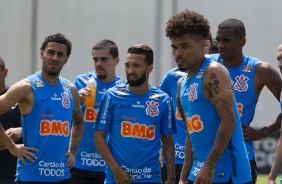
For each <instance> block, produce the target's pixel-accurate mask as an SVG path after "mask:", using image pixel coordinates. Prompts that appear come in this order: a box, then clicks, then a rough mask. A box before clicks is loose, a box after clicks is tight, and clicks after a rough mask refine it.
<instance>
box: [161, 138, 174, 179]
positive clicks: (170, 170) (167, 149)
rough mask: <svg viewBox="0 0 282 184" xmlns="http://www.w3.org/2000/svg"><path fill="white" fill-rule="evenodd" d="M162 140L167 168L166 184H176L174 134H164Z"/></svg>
mask: <svg viewBox="0 0 282 184" xmlns="http://www.w3.org/2000/svg"><path fill="white" fill-rule="evenodd" d="M161 140H162V146H163V154H164V158H165V161H166V167H167V180H166V182H165V184H169V183H175V150H174V141H173V137H172V134H163V135H162V138H161Z"/></svg>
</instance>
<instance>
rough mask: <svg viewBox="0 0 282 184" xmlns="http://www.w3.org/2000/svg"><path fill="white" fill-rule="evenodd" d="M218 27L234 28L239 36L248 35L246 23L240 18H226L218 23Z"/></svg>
mask: <svg viewBox="0 0 282 184" xmlns="http://www.w3.org/2000/svg"><path fill="white" fill-rule="evenodd" d="M218 29H233V30H234V32H235V34H237V35H238V36H239V37H245V36H246V30H245V26H244V23H243V22H242V21H241V20H238V19H234V18H230V19H227V20H224V21H222V22H221V23H220V24H219V25H218Z"/></svg>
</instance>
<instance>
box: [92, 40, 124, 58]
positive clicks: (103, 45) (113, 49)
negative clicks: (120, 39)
mask: <svg viewBox="0 0 282 184" xmlns="http://www.w3.org/2000/svg"><path fill="white" fill-rule="evenodd" d="M101 49H110V55H111V56H113V58H116V57H118V56H119V54H118V47H117V44H116V43H115V42H113V41H111V40H106V39H105V40H100V41H98V42H97V43H96V44H95V45H94V46H93V47H92V51H93V50H101Z"/></svg>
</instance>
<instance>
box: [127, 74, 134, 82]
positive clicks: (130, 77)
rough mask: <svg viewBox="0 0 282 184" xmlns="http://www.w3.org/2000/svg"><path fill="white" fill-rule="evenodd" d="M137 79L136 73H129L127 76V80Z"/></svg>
mask: <svg viewBox="0 0 282 184" xmlns="http://www.w3.org/2000/svg"><path fill="white" fill-rule="evenodd" d="M135 79H136V76H135V75H128V76H127V80H131V81H133V80H135Z"/></svg>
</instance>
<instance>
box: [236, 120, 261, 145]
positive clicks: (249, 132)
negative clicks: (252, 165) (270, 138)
mask: <svg viewBox="0 0 282 184" xmlns="http://www.w3.org/2000/svg"><path fill="white" fill-rule="evenodd" d="M241 125H242V129H243V134H244V139H245V140H247V141H258V140H261V132H260V131H259V130H256V129H254V128H252V127H250V126H248V125H246V124H245V123H241Z"/></svg>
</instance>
